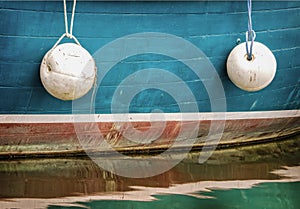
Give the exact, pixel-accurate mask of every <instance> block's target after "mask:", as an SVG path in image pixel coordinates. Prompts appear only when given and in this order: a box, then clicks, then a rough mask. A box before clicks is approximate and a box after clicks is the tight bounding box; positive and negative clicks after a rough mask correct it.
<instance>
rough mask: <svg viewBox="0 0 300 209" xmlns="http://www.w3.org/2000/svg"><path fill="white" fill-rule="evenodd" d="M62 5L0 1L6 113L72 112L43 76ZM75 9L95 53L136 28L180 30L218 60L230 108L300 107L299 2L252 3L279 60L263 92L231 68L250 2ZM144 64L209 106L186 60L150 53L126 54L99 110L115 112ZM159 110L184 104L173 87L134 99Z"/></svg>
mask: <svg viewBox="0 0 300 209" xmlns="http://www.w3.org/2000/svg"><path fill="white" fill-rule="evenodd" d="M62 8H63V6H62V2H60V1H58V2H57V1H53V2H52V1H50V2H46V1H36V2H20V1H15V2H10V1H2V2H0V17H1V21H0V95H1V100H0V114H7V113H50V114H51V113H71V112H72V103H71V102H64V101H60V100H58V99H55V98H54V97H52V96H50V95H49V94H48V93H47V92H46V91H45V90H44V88H43V87H42V84H41V82H40V78H39V65H40V62H41V60H42V58H43V56H44V54H45V53H46V52H47V51H48V50H49V49H50V48H51V47H52V46H53V45H54V43H55V42H56V40H57V39H58V37H59V36H60V35H61V34H62V33H64V22H63V9H62ZM68 8H69V9H70V8H71V2H68ZM76 12H77V13H76V16H75V24H74V34H75V35H76V37H77V38H78V39H79V40H80V42H81V44H82V45H83V46H84V47H85V48H86V49H87V50H88V51H89V52H90V53H91V54H93V53H94V52H96V51H97V50H98V49H99V48H101V47H103V46H104V45H105V44H107V43H109V42H110V41H113V40H115V39H117V38H119V37H122V36H125V35H129V34H132V33H140V32H162V33H169V34H173V35H176V36H179V37H182V38H184V39H185V40H187V41H190V42H191V43H192V44H194V45H195V46H197V47H198V48H199V49H201V50H202V51H203V52H204V53H205V54H206V56H207V57H208V58H209V60H210V61H211V62H212V64H213V65H214V67H215V68H216V70H217V72H218V74H219V76H220V78H221V80H222V84H223V86H224V90H225V94H226V99H227V110H228V111H255V110H281V109H299V107H300V80H299V78H300V69H299V67H300V61H299V60H300V59H299V58H298V54H299V53H300V39H299V37H300V21H299V20H300V2H299V1H291V2H287V1H285V2H277V1H274V2H270V1H267V2H261V1H258V2H254V3H253V13H252V15H253V27H254V29H255V30H256V33H257V39H256V40H257V41H260V42H262V43H264V44H265V45H267V46H268V47H269V48H270V49H271V50H272V52H273V53H274V55H275V57H276V59H277V63H278V69H277V73H276V77H275V79H274V81H273V82H272V83H271V85H270V86H268V87H267V88H266V89H264V90H262V91H259V92H256V93H247V92H244V91H242V90H239V89H238V88H237V87H235V86H234V85H233V84H232V83H231V82H230V81H229V79H228V77H227V75H226V69H225V66H226V59H227V56H228V54H229V52H230V51H231V49H232V48H234V47H235V46H236V41H237V39H238V38H240V39H241V40H242V41H244V33H245V31H246V30H247V7H246V3H245V2H242V1H228V2H227V1H222V2H215V1H199V2H143V1H138V2H98V1H97V2H86V1H80V2H79V3H78V4H77V8H76ZM116 53H117V52H116ZM145 68H159V69H165V70H167V71H169V72H171V73H174V74H175V75H177V76H178V77H180V78H181V79H182V82H184V83H185V84H186V85H187V86H188V87H189V88H190V89H191V90H192V92H193V94H194V95H195V98H196V101H197V104H198V106H199V111H210V102H209V98H208V95H207V92H206V90H205V88H204V86H203V81H202V80H201V79H200V80H199V79H197V78H196V77H195V75H194V74H193V73H192V71H191V70H190V69H189V68H188V67H187V66H185V65H184V64H182V63H181V62H179V61H177V60H174V59H172V58H170V57H166V56H162V55H157V54H143V55H137V56H133V57H129V58H126V59H124V60H122V61H121V62H120V63H118V64H117V65H115V66H114V67H113V68H112V69H111V71H110V72H109V73H108V74H107V75H106V77H105V79H104V80H103V82H102V83H101V86H100V88H99V90H98V92H99V93H98V94H97V97H96V103H95V107H96V108H95V109H96V112H97V113H110V112H111V108H110V105H111V101H112V96H113V93H114V91H115V90H116V87H117V86H118V85H119V84H120V82H122V81H123V80H124V79H125V78H126V77H127V76H129V75H130V74H132V73H134V72H137V71H139V70H142V69H145ZM98 70H99V71H101V69H98ZM146 80H147V78H145V82H146ZM170 85H175V84H172V83H170ZM182 94H184V92H182ZM185 102H190V101H185ZM154 109H161V110H163V111H165V112H178V111H179V104H177V103H176V101H175V100H174V99H173V98H172V97H171V96H170V95H169V94H168V93H166V92H163V91H161V90H157V89H148V90H145V91H142V92H140V93H139V94H137V95H136V96H135V97H134V98H133V100H132V101H131V104H130V112H151V111H152V110H154Z"/></svg>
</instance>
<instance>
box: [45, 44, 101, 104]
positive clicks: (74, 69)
mask: <svg viewBox="0 0 300 209" xmlns="http://www.w3.org/2000/svg"><path fill="white" fill-rule="evenodd" d="M96 70H97V69H96V65H95V61H94V59H93V58H92V56H91V55H90V54H89V52H88V51H87V50H85V49H84V48H83V47H81V46H80V45H78V44H74V43H65V44H60V45H57V46H56V47H54V48H53V49H51V50H50V51H48V52H47V54H46V55H45V56H44V58H43V60H42V63H41V67H40V77H41V80H42V83H43V85H44V87H45V89H46V90H47V91H48V92H49V93H50V94H51V95H53V96H54V97H56V98H58V99H61V100H74V99H78V98H80V97H82V96H83V95H85V94H86V93H87V92H88V91H89V90H90V89H91V88H92V87H93V84H94V82H95V78H96Z"/></svg>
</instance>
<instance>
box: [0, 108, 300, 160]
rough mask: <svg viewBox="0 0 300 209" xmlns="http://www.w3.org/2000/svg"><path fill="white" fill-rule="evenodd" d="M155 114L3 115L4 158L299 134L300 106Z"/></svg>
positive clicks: (214, 144) (181, 147) (225, 143)
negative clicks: (91, 116)
mask: <svg viewBox="0 0 300 209" xmlns="http://www.w3.org/2000/svg"><path fill="white" fill-rule="evenodd" d="M150 116H151V115H150V114H119V115H111V114H109V115H93V117H94V118H96V119H95V121H87V120H82V119H83V118H85V117H84V116H82V115H80V116H79V117H80V120H82V121H79V119H77V118H76V117H77V116H76V115H1V117H0V119H1V123H0V156H1V157H2V158H7V157H24V156H27V157H30V156H40V157H43V156H68V155H82V154H86V153H87V154H112V155H113V154H114V153H115V151H117V152H121V153H124V154H137V153H159V152H162V151H165V150H168V149H171V150H172V151H186V149H187V148H188V150H189V149H202V148H203V147H205V146H210V147H211V148H213V149H215V148H218V149H220V148H227V147H232V146H241V145H248V144H253V143H262V142H266V141H270V140H280V139H282V138H283V137H288V136H291V135H294V134H297V133H300V111H299V110H290V111H264V112H236V113H229V112H226V113H182V114H179V113H172V114H165V115H164V117H163V118H164V119H163V120H162V119H161V118H162V117H161V115H160V114H154V116H151V117H150ZM49 121H51V122H49ZM215 127H217V129H215V130H212V129H214V128H215ZM133 131H135V132H133ZM133 137H134V139H133ZM192 137H194V140H192V141H191V138H192ZM145 139H148V141H147V140H146V141H145ZM143 140H144V141H143ZM178 141H180V143H176V142H178ZM104 142H105V143H106V144H103V143H104ZM107 144H109V146H107ZM188 150H187V151H188Z"/></svg>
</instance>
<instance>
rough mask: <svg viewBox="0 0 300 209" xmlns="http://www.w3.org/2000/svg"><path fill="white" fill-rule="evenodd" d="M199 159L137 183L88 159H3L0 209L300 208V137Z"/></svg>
mask: <svg viewBox="0 0 300 209" xmlns="http://www.w3.org/2000/svg"><path fill="white" fill-rule="evenodd" d="M199 154H200V153H197V152H196V153H190V154H189V155H188V156H187V158H186V159H184V160H183V161H182V162H180V163H179V164H178V165H176V166H175V167H173V168H172V169H170V170H168V171H166V172H164V173H162V174H160V175H157V176H152V177H148V178H142V179H139V178H127V177H122V176H118V175H116V174H114V173H110V172H108V171H106V170H104V169H102V168H101V167H99V166H98V165H97V164H96V163H95V162H94V161H92V160H91V159H90V158H88V157H78V158H58V159H55V158H52V159H12V160H2V161H1V160H0V209H12V208H18V209H22V208H24V209H41V208H48V209H59V208H61V209H67V208H70V209H76V208H78V209H79V208H80V209H82V208H90V209H98V208H99V209H101V208H105V209H140V208H141V209H196V208H197V209H202V208H204V209H205V208H208V209H300V198H299V192H300V136H297V137H294V138H291V139H289V140H285V141H278V142H272V143H268V144H259V145H253V146H247V147H237V148H234V149H225V150H218V151H215V152H214V154H213V155H212V156H211V157H210V158H209V159H208V160H207V161H206V162H205V163H203V164H199V163H198V158H199ZM175 157H176V156H175ZM105 160H109V159H107V158H105ZM162 165H164V164H163V161H162ZM136 169H142V168H140V167H139V168H136Z"/></svg>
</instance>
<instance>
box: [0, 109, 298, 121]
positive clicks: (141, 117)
mask: <svg viewBox="0 0 300 209" xmlns="http://www.w3.org/2000/svg"><path fill="white" fill-rule="evenodd" d="M289 117H300V110H279V111H251V112H203V113H202V112H199V113H126V114H91V115H88V114H78V115H72V114H51V115H46V114H45V115H44V114H24V115H14V114H7V115H0V123H74V122H128V121H130V122H142V121H145V122H150V121H195V120H196V121H199V120H242V119H267V118H270V119H272V118H289Z"/></svg>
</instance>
